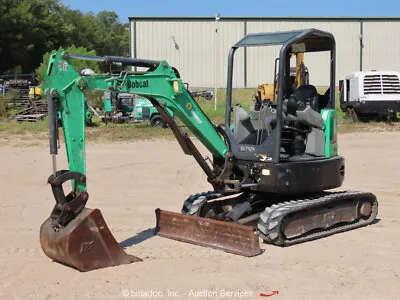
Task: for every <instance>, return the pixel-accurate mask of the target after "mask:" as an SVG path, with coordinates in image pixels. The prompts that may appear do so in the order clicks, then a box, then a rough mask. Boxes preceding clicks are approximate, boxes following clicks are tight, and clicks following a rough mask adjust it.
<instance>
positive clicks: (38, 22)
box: [0, 0, 66, 73]
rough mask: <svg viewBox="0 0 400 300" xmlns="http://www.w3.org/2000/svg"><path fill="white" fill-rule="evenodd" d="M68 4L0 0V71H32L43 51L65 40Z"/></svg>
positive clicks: (54, 1)
mask: <svg viewBox="0 0 400 300" xmlns="http://www.w3.org/2000/svg"><path fill="white" fill-rule="evenodd" d="M65 9H66V8H65V6H64V5H63V4H62V3H61V2H60V1H58V0H1V5H0V15H1V18H0V36H1V39H0V73H3V72H5V71H9V70H13V69H14V70H15V68H16V67H18V66H20V69H21V70H22V72H26V73H30V72H31V70H32V69H34V68H35V67H37V65H38V64H39V62H40V60H41V58H42V56H43V53H44V52H45V51H48V50H50V49H55V48H58V47H59V46H60V45H62V44H63V41H64V40H65V25H64V23H63V15H64V12H65Z"/></svg>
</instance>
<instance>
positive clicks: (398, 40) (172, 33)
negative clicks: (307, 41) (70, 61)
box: [129, 17, 400, 88]
mask: <svg viewBox="0 0 400 300" xmlns="http://www.w3.org/2000/svg"><path fill="white" fill-rule="evenodd" d="M129 21H130V55H131V57H134V58H145V59H156V60H161V59H165V60H167V61H168V62H169V63H170V64H171V65H173V66H174V67H176V68H177V69H178V70H179V72H180V74H181V77H182V78H183V80H184V82H188V83H189V87H198V88H212V87H214V86H215V85H217V87H218V88H224V87H225V86H226V75H227V62H228V53H229V50H230V47H231V46H232V45H233V44H235V43H236V42H237V41H239V40H240V39H241V38H242V37H243V36H244V35H246V34H248V33H257V32H271V31H287V30H294V29H303V28H317V29H321V30H325V31H329V32H331V33H333V35H334V36H335V38H336V57H337V65H336V72H337V73H336V83H337V84H338V81H339V79H341V78H342V77H344V76H345V75H347V74H348V73H350V72H354V71H360V70H361V71H367V70H394V71H400V18H287V17H286V18H261V17H260V18H258V17H257V18H237V17H227V18H224V17H221V18H220V19H219V20H216V18H214V17H204V18H203V17H200V18H199V17H172V18H171V17H130V18H129ZM278 55H279V47H275V46H274V47H262V48H248V49H245V48H240V49H239V50H238V51H236V54H235V70H234V85H235V87H237V88H255V87H257V85H258V84H261V83H267V82H272V81H273V76H274V61H275V58H276V57H278ZM305 64H306V65H307V67H308V68H309V71H310V83H312V84H314V85H315V86H328V85H329V54H328V53H318V54H315V53H310V54H306V55H305Z"/></svg>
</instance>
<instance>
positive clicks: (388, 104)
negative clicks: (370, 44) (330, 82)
mask: <svg viewBox="0 0 400 300" xmlns="http://www.w3.org/2000/svg"><path fill="white" fill-rule="evenodd" d="M339 94H340V108H341V109H342V111H344V112H346V114H348V115H351V116H352V117H353V119H354V118H357V119H371V118H378V119H379V120H382V119H386V120H392V119H399V118H400V72H395V71H368V72H353V73H350V74H349V75H347V76H346V77H345V78H344V80H340V81H339Z"/></svg>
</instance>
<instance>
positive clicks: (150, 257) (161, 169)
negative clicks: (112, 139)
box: [0, 132, 400, 300]
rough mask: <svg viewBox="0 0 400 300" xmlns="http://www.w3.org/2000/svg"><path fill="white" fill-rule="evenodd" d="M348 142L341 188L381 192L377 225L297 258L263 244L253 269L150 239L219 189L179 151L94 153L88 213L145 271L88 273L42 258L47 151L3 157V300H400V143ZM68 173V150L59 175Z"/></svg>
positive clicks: (387, 138) (136, 148) (106, 149)
mask: <svg viewBox="0 0 400 300" xmlns="http://www.w3.org/2000/svg"><path fill="white" fill-rule="evenodd" d="M339 142H340V149H339V150H340V154H342V155H344V156H345V157H346V162H347V164H346V172H347V173H346V180H345V184H344V186H343V187H342V188H343V189H354V190H364V191H371V192H374V193H375V194H376V195H377V196H378V200H379V203H380V206H379V213H378V219H379V221H378V222H377V223H376V224H374V225H371V226H368V227H364V228H361V229H358V230H354V231H351V232H346V233H342V234H338V235H334V236H331V237H328V238H325V239H320V240H317V241H312V242H309V243H304V244H299V245H295V246H292V247H288V248H279V247H275V246H269V245H263V244H262V245H261V246H262V249H265V252H264V253H263V254H262V255H259V256H257V257H253V258H244V257H240V256H236V255H231V254H227V253H224V252H222V251H218V250H213V249H207V248H203V247H199V246H194V245H190V244H186V243H181V242H177V241H173V240H168V239H165V238H162V237H158V236H153V234H152V229H153V228H154V226H155V214H154V210H155V209H156V208H158V207H159V208H161V209H166V210H172V211H177V212H179V211H180V209H181V206H182V202H183V200H184V199H185V198H186V197H187V196H188V195H189V194H192V193H197V192H201V191H207V190H209V189H210V185H209V184H208V183H207V182H206V180H205V176H204V175H203V173H202V171H201V169H200V168H199V167H198V166H197V164H196V162H195V160H194V159H193V158H192V157H190V156H186V155H184V154H183V152H182V151H181V149H180V148H179V145H178V143H177V142H175V141H167V142H165V141H162V142H135V143H126V144H90V145H88V146H87V167H88V171H87V176H88V192H89V195H90V198H89V202H88V205H87V206H88V207H90V208H99V209H100V210H101V211H102V213H103V215H104V217H105V220H106V222H107V224H108V226H109V227H110V229H111V231H112V232H113V234H114V236H115V238H116V239H117V240H118V241H120V242H121V244H122V245H123V246H124V247H126V248H125V249H126V251H127V252H128V253H130V254H133V255H136V256H139V257H141V258H142V259H143V261H142V262H139V263H134V264H129V265H122V266H118V267H114V268H107V269H100V270H96V271H91V272H86V273H81V272H79V271H76V270H74V269H72V268H69V267H66V266H64V265H61V264H58V263H56V262H52V261H51V260H50V259H49V258H48V257H46V256H45V255H44V253H43V252H42V250H41V248H40V244H39V228H40V225H41V223H42V222H43V221H44V220H45V219H46V218H47V217H48V216H49V214H50V212H51V209H52V208H53V205H54V199H53V196H52V193H51V189H50V186H49V185H48V184H47V183H46V180H47V177H48V176H49V175H50V173H51V170H52V168H51V157H50V155H49V150H48V148H47V145H46V144H45V145H43V146H34V147H14V146H7V145H3V146H2V147H0V175H1V181H0V187H1V188H0V196H1V200H0V205H1V209H0V298H1V299H131V298H140V299H374V300H375V299H400V287H399V283H400V239H399V232H400V221H399V214H400V201H399V200H400V197H399V196H400V189H399V184H398V183H399V178H400V155H399V149H400V132H386V133H352V134H344V135H340V136H339ZM62 146H63V145H62ZM201 149H202V150H204V149H203V148H201ZM66 166H67V164H66V158H65V151H64V150H63V148H62V149H61V150H60V154H59V156H58V167H59V168H66ZM273 291H278V293H276V292H275V294H274V295H273V296H270V297H261V296H260V293H264V294H272V293H274V292H273ZM235 292H236V293H239V295H241V297H235V294H232V293H235ZM145 293H147V294H148V295H150V296H151V297H145V296H144V295H145ZM206 295H208V297H207V296H206ZM236 295H238V294H236Z"/></svg>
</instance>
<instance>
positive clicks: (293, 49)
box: [225, 28, 336, 127]
mask: <svg viewBox="0 0 400 300" xmlns="http://www.w3.org/2000/svg"><path fill="white" fill-rule="evenodd" d="M277 45H282V47H281V50H280V54H279V62H280V63H279V71H278V72H279V82H285V84H283V85H280V86H279V90H278V115H281V113H282V100H283V97H284V96H286V97H288V96H289V95H285V94H286V93H287V92H286V91H288V90H289V87H290V86H291V82H290V54H291V53H306V52H323V51H330V53H331V59H330V87H329V90H328V94H329V99H330V100H329V103H328V105H327V108H334V105H335V101H334V99H335V98H334V97H335V94H334V93H335V68H336V54H335V52H336V43H335V38H334V36H333V35H332V34H331V33H329V32H326V31H322V30H319V29H315V28H309V29H300V30H292V31H280V32H263V33H251V34H248V35H246V36H245V37H243V38H242V39H241V40H239V41H238V42H237V43H236V44H234V45H233V46H232V48H231V50H230V53H229V60H228V77H227V79H228V82H227V94H226V115H225V125H226V126H227V127H229V126H230V119H231V111H232V110H231V108H232V81H233V60H234V54H235V51H236V50H237V49H238V48H240V47H261V46H277ZM286 74H287V75H286Z"/></svg>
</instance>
